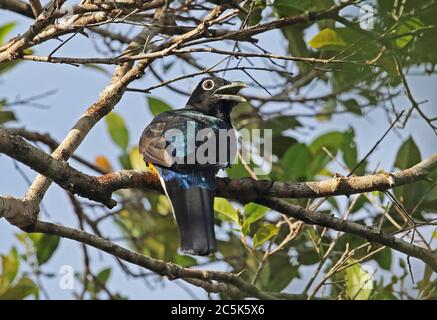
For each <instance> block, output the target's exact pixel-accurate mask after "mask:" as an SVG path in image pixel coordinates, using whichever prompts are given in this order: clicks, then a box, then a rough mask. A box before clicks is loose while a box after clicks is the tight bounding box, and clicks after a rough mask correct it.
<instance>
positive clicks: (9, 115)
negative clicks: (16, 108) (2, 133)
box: [0, 111, 17, 124]
mask: <svg viewBox="0 0 437 320" xmlns="http://www.w3.org/2000/svg"><path fill="white" fill-rule="evenodd" d="M16 120H17V118H16V117H15V114H14V113H13V112H12V111H0V124H3V123H5V122H8V121H16Z"/></svg>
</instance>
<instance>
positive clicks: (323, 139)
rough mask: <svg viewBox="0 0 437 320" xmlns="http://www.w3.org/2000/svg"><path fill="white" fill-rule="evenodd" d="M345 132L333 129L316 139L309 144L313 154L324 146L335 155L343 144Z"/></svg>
mask: <svg viewBox="0 0 437 320" xmlns="http://www.w3.org/2000/svg"><path fill="white" fill-rule="evenodd" d="M343 137H344V133H343V132H338V131H332V132H328V133H325V134H323V135H321V136H319V137H318V138H317V139H315V140H314V141H313V142H312V143H311V145H310V146H309V148H310V151H311V154H313V155H315V154H316V153H318V152H319V151H321V150H322V148H323V147H325V148H327V149H328V150H329V151H330V152H331V153H332V154H333V155H336V154H337V151H338V150H339V149H340V148H341V145H342V144H343V141H344V139H343Z"/></svg>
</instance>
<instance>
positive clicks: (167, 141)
mask: <svg viewBox="0 0 437 320" xmlns="http://www.w3.org/2000/svg"><path fill="white" fill-rule="evenodd" d="M245 87H246V85H245V84H244V82H242V81H234V82H231V81H228V80H225V79H222V78H219V77H215V76H212V77H206V78H203V79H202V80H201V81H200V82H199V83H198V85H197V86H196V88H195V89H194V91H193V92H192V94H191V96H190V97H189V99H188V101H187V103H186V105H185V108H182V109H176V110H170V111H165V112H162V113H160V114H158V115H157V116H155V118H154V119H153V120H152V121H151V122H150V124H149V125H148V126H147V127H146V128H145V129H144V131H143V132H142V134H141V137H140V141H139V145H138V150H139V152H140V154H141V155H142V157H143V159H144V161H145V162H146V165H147V166H152V167H153V168H155V169H156V171H157V172H158V175H159V178H160V181H161V185H162V187H163V189H164V192H165V194H166V196H167V198H168V199H169V201H170V204H171V207H172V211H173V215H174V217H175V219H176V224H177V226H178V229H179V239H180V245H179V247H180V252H181V253H182V254H188V255H199V256H206V255H210V254H212V253H214V252H215V251H216V250H217V243H216V238H215V232H214V194H215V189H216V174H217V172H218V171H219V170H220V169H225V168H227V167H229V166H230V165H231V164H232V161H233V160H234V159H235V157H236V153H237V148H236V141H237V140H236V136H235V131H234V129H233V126H232V122H231V117H230V114H231V112H232V110H233V109H234V107H235V106H237V105H238V104H240V103H242V102H246V99H245V98H244V97H242V96H241V95H239V94H238V93H239V91H240V90H241V89H243V88H245ZM221 131H222V132H225V133H226V134H225V135H223V136H224V137H225V139H226V140H223V139H222V137H223V136H220V134H221V133H222V132H221ZM199 136H200V138H199ZM198 138H199V139H198ZM193 140H194V141H193ZM205 145H207V147H205ZM208 147H209V148H208Z"/></svg>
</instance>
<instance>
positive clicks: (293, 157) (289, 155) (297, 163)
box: [281, 143, 311, 179]
mask: <svg viewBox="0 0 437 320" xmlns="http://www.w3.org/2000/svg"><path fill="white" fill-rule="evenodd" d="M310 160H311V154H310V152H309V150H308V147H307V146H306V145H305V144H303V143H296V144H294V145H293V146H291V147H290V148H288V150H287V151H286V152H285V154H284V156H283V157H282V159H281V164H282V166H283V167H284V168H285V169H286V170H287V173H288V177H293V178H295V179H305V178H306V177H307V170H308V163H310Z"/></svg>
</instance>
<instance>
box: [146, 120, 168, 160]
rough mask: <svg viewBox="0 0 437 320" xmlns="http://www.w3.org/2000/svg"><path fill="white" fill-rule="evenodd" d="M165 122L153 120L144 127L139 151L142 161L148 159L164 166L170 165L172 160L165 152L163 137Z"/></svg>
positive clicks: (165, 145) (165, 144)
mask: <svg viewBox="0 0 437 320" xmlns="http://www.w3.org/2000/svg"><path fill="white" fill-rule="evenodd" d="M166 127H167V123H166V122H160V121H159V120H158V121H156V122H155V121H154V122H152V123H151V124H150V125H149V126H147V127H146V129H144V131H143V133H142V134H141V138H140V143H139V151H140V154H142V155H143V157H144V161H148V162H151V163H154V164H157V165H162V166H164V167H171V166H172V164H173V160H172V157H171V155H170V154H168V152H167V149H166V147H167V143H166V141H165V139H164V131H165V129H166Z"/></svg>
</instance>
